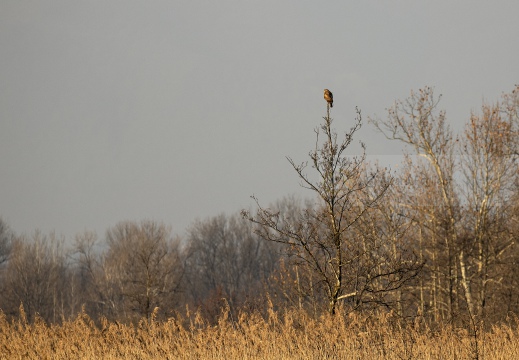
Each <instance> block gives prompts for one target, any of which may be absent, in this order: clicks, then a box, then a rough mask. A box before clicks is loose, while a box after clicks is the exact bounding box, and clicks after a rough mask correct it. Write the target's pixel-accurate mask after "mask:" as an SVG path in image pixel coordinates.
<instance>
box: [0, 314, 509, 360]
mask: <svg viewBox="0 0 519 360" xmlns="http://www.w3.org/2000/svg"><path fill="white" fill-rule="evenodd" d="M21 310H22V313H21V315H20V317H19V319H17V320H13V321H11V322H10V321H8V320H7V319H6V317H5V315H3V314H1V315H0V357H1V358H8V359H22V358H23V359H101V358H103V359H166V358H167V359H370V360H376V359H385V360H390V359H474V358H488V359H494V360H498V359H517V358H519V331H517V329H516V327H515V325H516V323H515V321H514V324H513V325H514V326H511V325H501V326H494V327H493V328H492V329H491V330H490V331H487V332H485V333H481V334H479V335H478V337H477V338H475V337H474V336H473V334H471V333H470V332H467V331H465V330H460V329H456V328H453V327H451V326H448V325H447V326H443V327H441V328H440V329H439V330H433V329H431V328H429V327H428V326H427V325H425V324H424V323H423V322H422V321H420V320H419V319H415V320H414V321H413V322H411V323H407V324H406V323H403V322H402V321H401V320H398V319H397V318H395V317H394V316H392V315H391V314H386V315H381V316H371V317H359V316H357V315H353V314H350V315H339V314H336V315H329V314H327V313H326V312H325V313H324V314H323V315H321V316H320V317H318V318H313V317H311V316H309V315H308V314H306V313H305V312H302V311H286V312H275V311H273V310H272V309H269V311H268V314H267V315H266V316H261V315H259V314H257V313H253V314H250V313H249V314H247V313H243V314H241V315H239V316H237V317H236V318H232V317H231V316H230V313H229V311H223V312H222V313H221V315H220V316H219V318H218V321H217V322H216V323H215V324H211V323H208V322H207V321H205V320H204V319H203V318H202V317H201V316H200V314H199V313H195V314H189V313H188V314H187V316H180V315H177V316H175V317H172V318H170V319H168V320H166V321H156V320H155V319H154V318H153V316H152V317H151V319H150V320H147V319H142V320H141V321H140V322H139V323H137V324H134V325H132V324H126V325H124V324H120V323H118V322H108V321H107V320H102V321H101V322H100V323H99V324H97V325H96V324H95V323H94V321H93V320H92V319H90V318H89V317H88V316H87V315H86V314H84V313H80V314H79V315H78V316H77V318H76V319H74V320H70V321H64V322H63V323H62V324H61V325H47V324H46V323H45V322H44V321H43V320H42V319H41V318H37V319H36V321H35V322H33V323H29V322H28V321H27V319H26V318H25V315H24V313H23V308H22V309H21ZM476 341H477V342H476Z"/></svg>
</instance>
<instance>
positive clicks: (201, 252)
mask: <svg viewBox="0 0 519 360" xmlns="http://www.w3.org/2000/svg"><path fill="white" fill-rule="evenodd" d="M185 256H186V277H185V284H186V293H187V294H188V295H189V296H190V298H191V301H192V302H193V303H194V305H195V306H199V307H201V308H202V310H203V311H204V313H205V315H206V316H207V317H216V316H218V315H219V314H220V310H221V309H220V307H221V306H222V305H224V304H223V303H222V301H224V302H226V303H227V304H228V305H230V306H231V310H238V309H239V308H241V307H243V306H254V304H256V303H257V302H258V299H259V296H258V293H259V292H260V291H261V290H262V284H263V281H264V280H265V279H267V278H268V276H269V275H270V273H271V272H272V271H273V269H274V268H275V267H276V264H277V261H278V256H279V255H278V252H277V251H276V249H275V247H274V246H270V245H269V244H265V243H264V242H263V241H261V240H260V239H258V237H257V236H256V235H254V234H253V232H252V229H251V225H250V223H249V222H247V221H245V220H243V219H241V218H240V217H238V216H234V215H233V216H226V215H224V214H221V215H219V216H215V217H211V218H208V219H205V220H198V221H195V222H194V223H193V224H192V225H191V227H190V228H189V229H188V235H187V239H186V249H185ZM261 300H263V299H261Z"/></svg>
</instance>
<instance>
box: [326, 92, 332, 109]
mask: <svg viewBox="0 0 519 360" xmlns="http://www.w3.org/2000/svg"><path fill="white" fill-rule="evenodd" d="M324 100H326V101H328V104H330V107H333V94H332V92H331V91H330V90H328V89H324Z"/></svg>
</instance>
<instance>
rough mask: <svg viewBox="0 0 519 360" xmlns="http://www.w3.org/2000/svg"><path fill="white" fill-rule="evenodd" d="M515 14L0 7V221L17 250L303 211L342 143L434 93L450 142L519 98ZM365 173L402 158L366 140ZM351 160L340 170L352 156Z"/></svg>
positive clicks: (494, 10)
mask: <svg viewBox="0 0 519 360" xmlns="http://www.w3.org/2000/svg"><path fill="white" fill-rule="evenodd" d="M518 14H519V2H518V1H516V0H515V1H475V0H470V1H459V0H456V1H452V0H448V1H439V0H436V1H416V0H409V1H358V0H357V1H344V0H342V1H302V0H298V1H279V0H277V1H267V0H261V1H246V0H241V1H226V0H220V1H196V0H191V1H178V0H177V1H175V0H169V1H130V0H121V1H107V0H102V1H70V0H63V1H50V0H48V1H42V0H34V1H21V0H19V1H12V0H0V217H2V218H3V219H4V220H5V221H6V222H7V224H8V225H9V226H10V227H11V228H12V229H13V230H14V231H15V232H17V233H27V234H30V233H32V232H33V231H34V230H35V229H40V230H41V231H43V232H45V233H48V232H49V231H52V230H55V231H56V232H57V233H58V234H63V235H64V236H66V237H67V239H72V238H73V236H74V235H75V234H76V233H80V232H83V231H84V230H94V231H96V232H97V233H98V234H99V235H100V236H101V237H102V236H104V233H105V231H106V229H107V228H108V227H110V226H113V225H115V224H116V223H117V222H118V221H121V220H142V219H152V220H157V221H163V222H164V223H166V224H167V225H171V226H172V229H173V232H174V233H177V234H179V235H183V234H184V233H185V229H186V227H188V226H189V225H190V224H191V223H192V221H193V220H195V219H196V218H200V219H204V218H206V217H208V216H213V215H217V214H219V213H221V212H225V213H227V214H231V213H234V212H237V211H239V210H240V209H241V208H249V207H251V206H252V201H251V200H250V198H249V196H250V195H252V194H255V195H256V196H257V197H259V199H260V201H261V202H262V203H263V204H268V203H270V202H273V201H275V200H277V199H280V198H281V197H283V196H285V195H288V194H293V193H296V194H301V195H302V196H311V194H308V193H305V191H303V190H302V189H301V188H300V187H299V180H298V178H297V176H296V174H295V173H294V171H293V170H292V169H291V168H290V165H289V164H288V162H287V160H286V158H285V156H291V157H292V158H293V159H294V160H296V161H297V162H299V161H304V160H306V159H307V154H308V151H309V150H310V149H311V148H312V146H313V145H314V132H313V130H314V128H315V127H316V125H317V124H318V123H319V122H320V121H321V120H322V116H324V115H325V112H326V103H325V101H324V99H323V89H324V88H328V89H330V90H331V91H332V92H333V94H334V99H335V102H334V107H333V112H332V117H333V118H334V121H335V125H336V127H337V128H338V130H339V131H341V132H343V131H345V130H347V129H348V128H349V127H350V126H351V124H352V122H353V119H354V116H355V113H354V110H355V106H359V108H360V109H361V110H362V113H363V116H364V119H365V120H367V117H368V116H379V117H385V108H387V107H389V106H391V104H392V103H393V102H394V101H395V100H396V99H403V98H405V97H407V96H408V95H409V93H410V91H411V90H412V89H415V90H416V89H418V88H420V87H423V86H425V85H428V86H432V87H434V89H435V93H436V94H440V93H441V94H443V98H442V101H441V104H440V105H441V107H442V108H444V109H446V111H447V117H448V119H449V121H450V122H451V124H453V127H454V128H460V127H461V126H462V124H463V123H464V122H465V121H466V119H467V118H468V116H469V114H470V111H471V110H477V109H478V108H479V107H480V106H481V102H482V100H483V99H486V100H488V101H494V100H497V99H498V98H499V96H500V95H501V93H502V92H509V91H511V90H512V89H513V86H514V84H516V83H518V82H519V66H518V63H519V62H518V59H519V45H518V42H517V39H518V37H519V21H518ZM358 140H363V141H364V142H365V143H366V144H367V147H368V152H369V154H371V155H374V156H379V155H384V156H387V155H391V154H393V155H397V154H399V147H398V146H396V144H392V143H389V142H388V141H386V140H385V139H384V138H383V137H381V136H380V135H379V134H377V133H376V132H375V131H374V130H373V129H372V128H371V127H370V125H369V124H368V123H367V121H366V122H365V126H364V127H363V129H362V131H361V132H360V133H359V136H358ZM352 152H355V151H354V150H352Z"/></svg>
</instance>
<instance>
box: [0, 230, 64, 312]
mask: <svg viewBox="0 0 519 360" xmlns="http://www.w3.org/2000/svg"><path fill="white" fill-rule="evenodd" d="M65 255H66V254H65V251H64V248H63V239H60V238H58V237H56V236H55V235H54V234H51V235H50V236H45V235H43V234H41V233H40V232H35V233H34V235H33V236H32V237H31V238H30V239H28V238H26V237H24V236H20V237H16V238H15V240H14V241H13V248H12V256H11V258H10V259H9V262H8V264H7V268H6V270H5V283H4V284H5V286H6V288H5V289H4V291H5V292H6V293H5V297H6V299H7V300H8V301H7V303H6V304H4V311H5V312H6V313H8V314H15V313H17V311H18V308H19V306H20V304H21V305H23V307H24V310H25V312H26V314H27V318H28V320H29V321H32V320H33V319H34V316H35V315H36V314H38V315H39V316H41V317H42V318H43V319H44V320H46V321H48V322H57V321H60V320H61V319H62V318H67V317H68V316H70V314H69V313H68V312H67V309H68V306H67V304H68V293H67V284H68V280H69V279H68V273H67V262H66V256H65Z"/></svg>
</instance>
